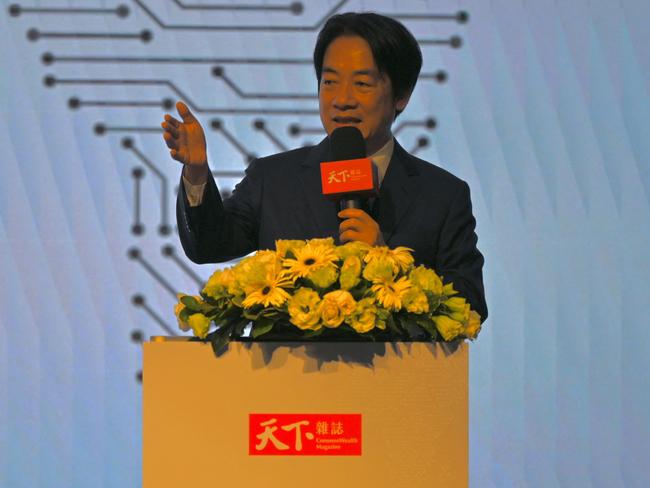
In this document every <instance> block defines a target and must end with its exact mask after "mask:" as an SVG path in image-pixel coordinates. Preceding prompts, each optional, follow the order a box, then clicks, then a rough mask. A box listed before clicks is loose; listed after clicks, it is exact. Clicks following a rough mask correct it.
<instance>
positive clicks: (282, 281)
mask: <svg viewBox="0 0 650 488" xmlns="http://www.w3.org/2000/svg"><path fill="white" fill-rule="evenodd" d="M289 286H291V280H290V279H289V278H287V277H285V276H283V275H281V274H275V273H269V274H268V275H267V276H266V277H265V278H264V279H262V280H260V281H257V282H255V283H250V284H249V285H248V286H247V287H246V290H245V291H246V298H244V301H243V302H242V305H243V307H244V308H251V307H253V306H255V305H262V306H264V307H268V306H273V307H280V306H282V304H283V303H284V302H286V301H287V300H288V299H289V293H287V291H286V290H285V289H284V288H287V287H289Z"/></svg>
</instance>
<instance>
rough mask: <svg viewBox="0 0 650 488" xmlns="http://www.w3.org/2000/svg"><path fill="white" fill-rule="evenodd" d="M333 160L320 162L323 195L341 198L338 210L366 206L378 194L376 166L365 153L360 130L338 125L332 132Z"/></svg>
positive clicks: (336, 199) (364, 144)
mask: <svg viewBox="0 0 650 488" xmlns="http://www.w3.org/2000/svg"><path fill="white" fill-rule="evenodd" d="M330 148H331V154H332V161H327V162H323V163H321V165H320V172H321V185H322V189H323V195H324V196H325V197H326V198H328V199H330V200H335V201H338V202H339V210H343V209H346V208H364V205H365V203H366V202H365V200H366V199H367V198H368V197H374V196H377V195H378V193H379V192H378V186H379V185H378V184H377V182H378V180H379V177H378V174H377V168H376V167H375V165H374V164H372V161H371V160H370V159H369V158H367V157H366V143H365V141H364V140H363V135H362V134H361V131H360V130H359V129H357V128H356V127H353V126H348V125H346V126H343V127H338V128H337V129H334V130H333V131H332V134H331V135H330Z"/></svg>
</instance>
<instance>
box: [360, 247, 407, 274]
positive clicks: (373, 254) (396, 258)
mask: <svg viewBox="0 0 650 488" xmlns="http://www.w3.org/2000/svg"><path fill="white" fill-rule="evenodd" d="M411 251H413V249H409V248H408V247H403V246H399V247H396V248H395V249H390V248H389V247H387V246H375V247H373V248H372V249H370V250H369V251H368V253H367V254H366V255H365V257H364V258H363V260H364V261H365V262H366V263H367V264H371V263H372V262H373V261H381V262H387V263H390V264H391V266H392V267H393V274H397V273H399V272H400V271H402V272H406V271H408V270H409V269H410V268H411V266H413V256H412V255H411Z"/></svg>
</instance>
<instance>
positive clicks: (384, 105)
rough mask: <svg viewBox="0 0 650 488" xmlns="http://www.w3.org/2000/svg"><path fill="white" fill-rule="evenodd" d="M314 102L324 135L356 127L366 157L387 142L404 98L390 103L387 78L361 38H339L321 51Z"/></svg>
mask: <svg viewBox="0 0 650 488" xmlns="http://www.w3.org/2000/svg"><path fill="white" fill-rule="evenodd" d="M318 102H319V106H320V119H321V122H322V123H323V127H324V128H325V130H326V131H327V134H328V135H329V134H331V133H332V131H333V130H334V129H336V128H337V127H341V126H344V125H351V126H354V127H357V128H358V129H359V130H360V131H361V133H362V134H363V138H364V139H365V141H366V148H367V151H368V154H369V155H370V154H373V153H375V152H377V151H378V150H379V149H381V147H382V146H383V145H384V144H386V142H388V139H389V138H390V137H391V132H390V126H391V124H392V123H393V120H394V119H395V112H396V110H403V109H404V107H406V103H407V102H408V98H405V99H402V100H394V99H393V90H392V86H391V82H390V78H388V76H387V75H384V74H381V73H380V72H379V70H378V69H377V65H376V64H375V59H374V57H373V55H372V51H371V49H370V46H369V45H368V43H367V42H366V41H365V40H364V39H363V38H361V37H358V36H341V37H337V38H336V39H334V40H333V41H332V42H331V43H330V45H329V46H328V47H327V50H326V51H325V56H324V57H323V71H322V74H321V83H320V89H319V94H318Z"/></svg>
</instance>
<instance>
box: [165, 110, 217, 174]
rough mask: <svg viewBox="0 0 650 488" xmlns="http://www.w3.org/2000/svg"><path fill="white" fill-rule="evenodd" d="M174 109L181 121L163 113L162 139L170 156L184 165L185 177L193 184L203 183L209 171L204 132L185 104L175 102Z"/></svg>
mask: <svg viewBox="0 0 650 488" xmlns="http://www.w3.org/2000/svg"><path fill="white" fill-rule="evenodd" d="M176 110H177V111H178V115H180V116H181V118H182V119H183V121H182V122H181V121H179V120H177V119H175V118H174V117H172V116H171V115H169V114H165V121H164V122H163V123H162V124H160V125H161V126H162V128H163V139H165V143H166V144H167V147H168V148H169V149H170V151H169V154H170V155H171V157H172V158H173V159H175V160H176V161H178V162H180V163H183V164H184V165H185V168H184V173H183V174H184V176H185V178H187V180H188V181H189V182H190V183H192V184H193V185H200V184H202V183H205V181H206V179H207V176H208V171H209V169H208V158H207V149H206V143H205V133H204V132H203V127H201V124H200V123H199V121H198V120H197V119H196V117H194V115H193V114H192V112H190V109H189V108H187V105H185V104H184V103H183V102H177V103H176Z"/></svg>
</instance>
